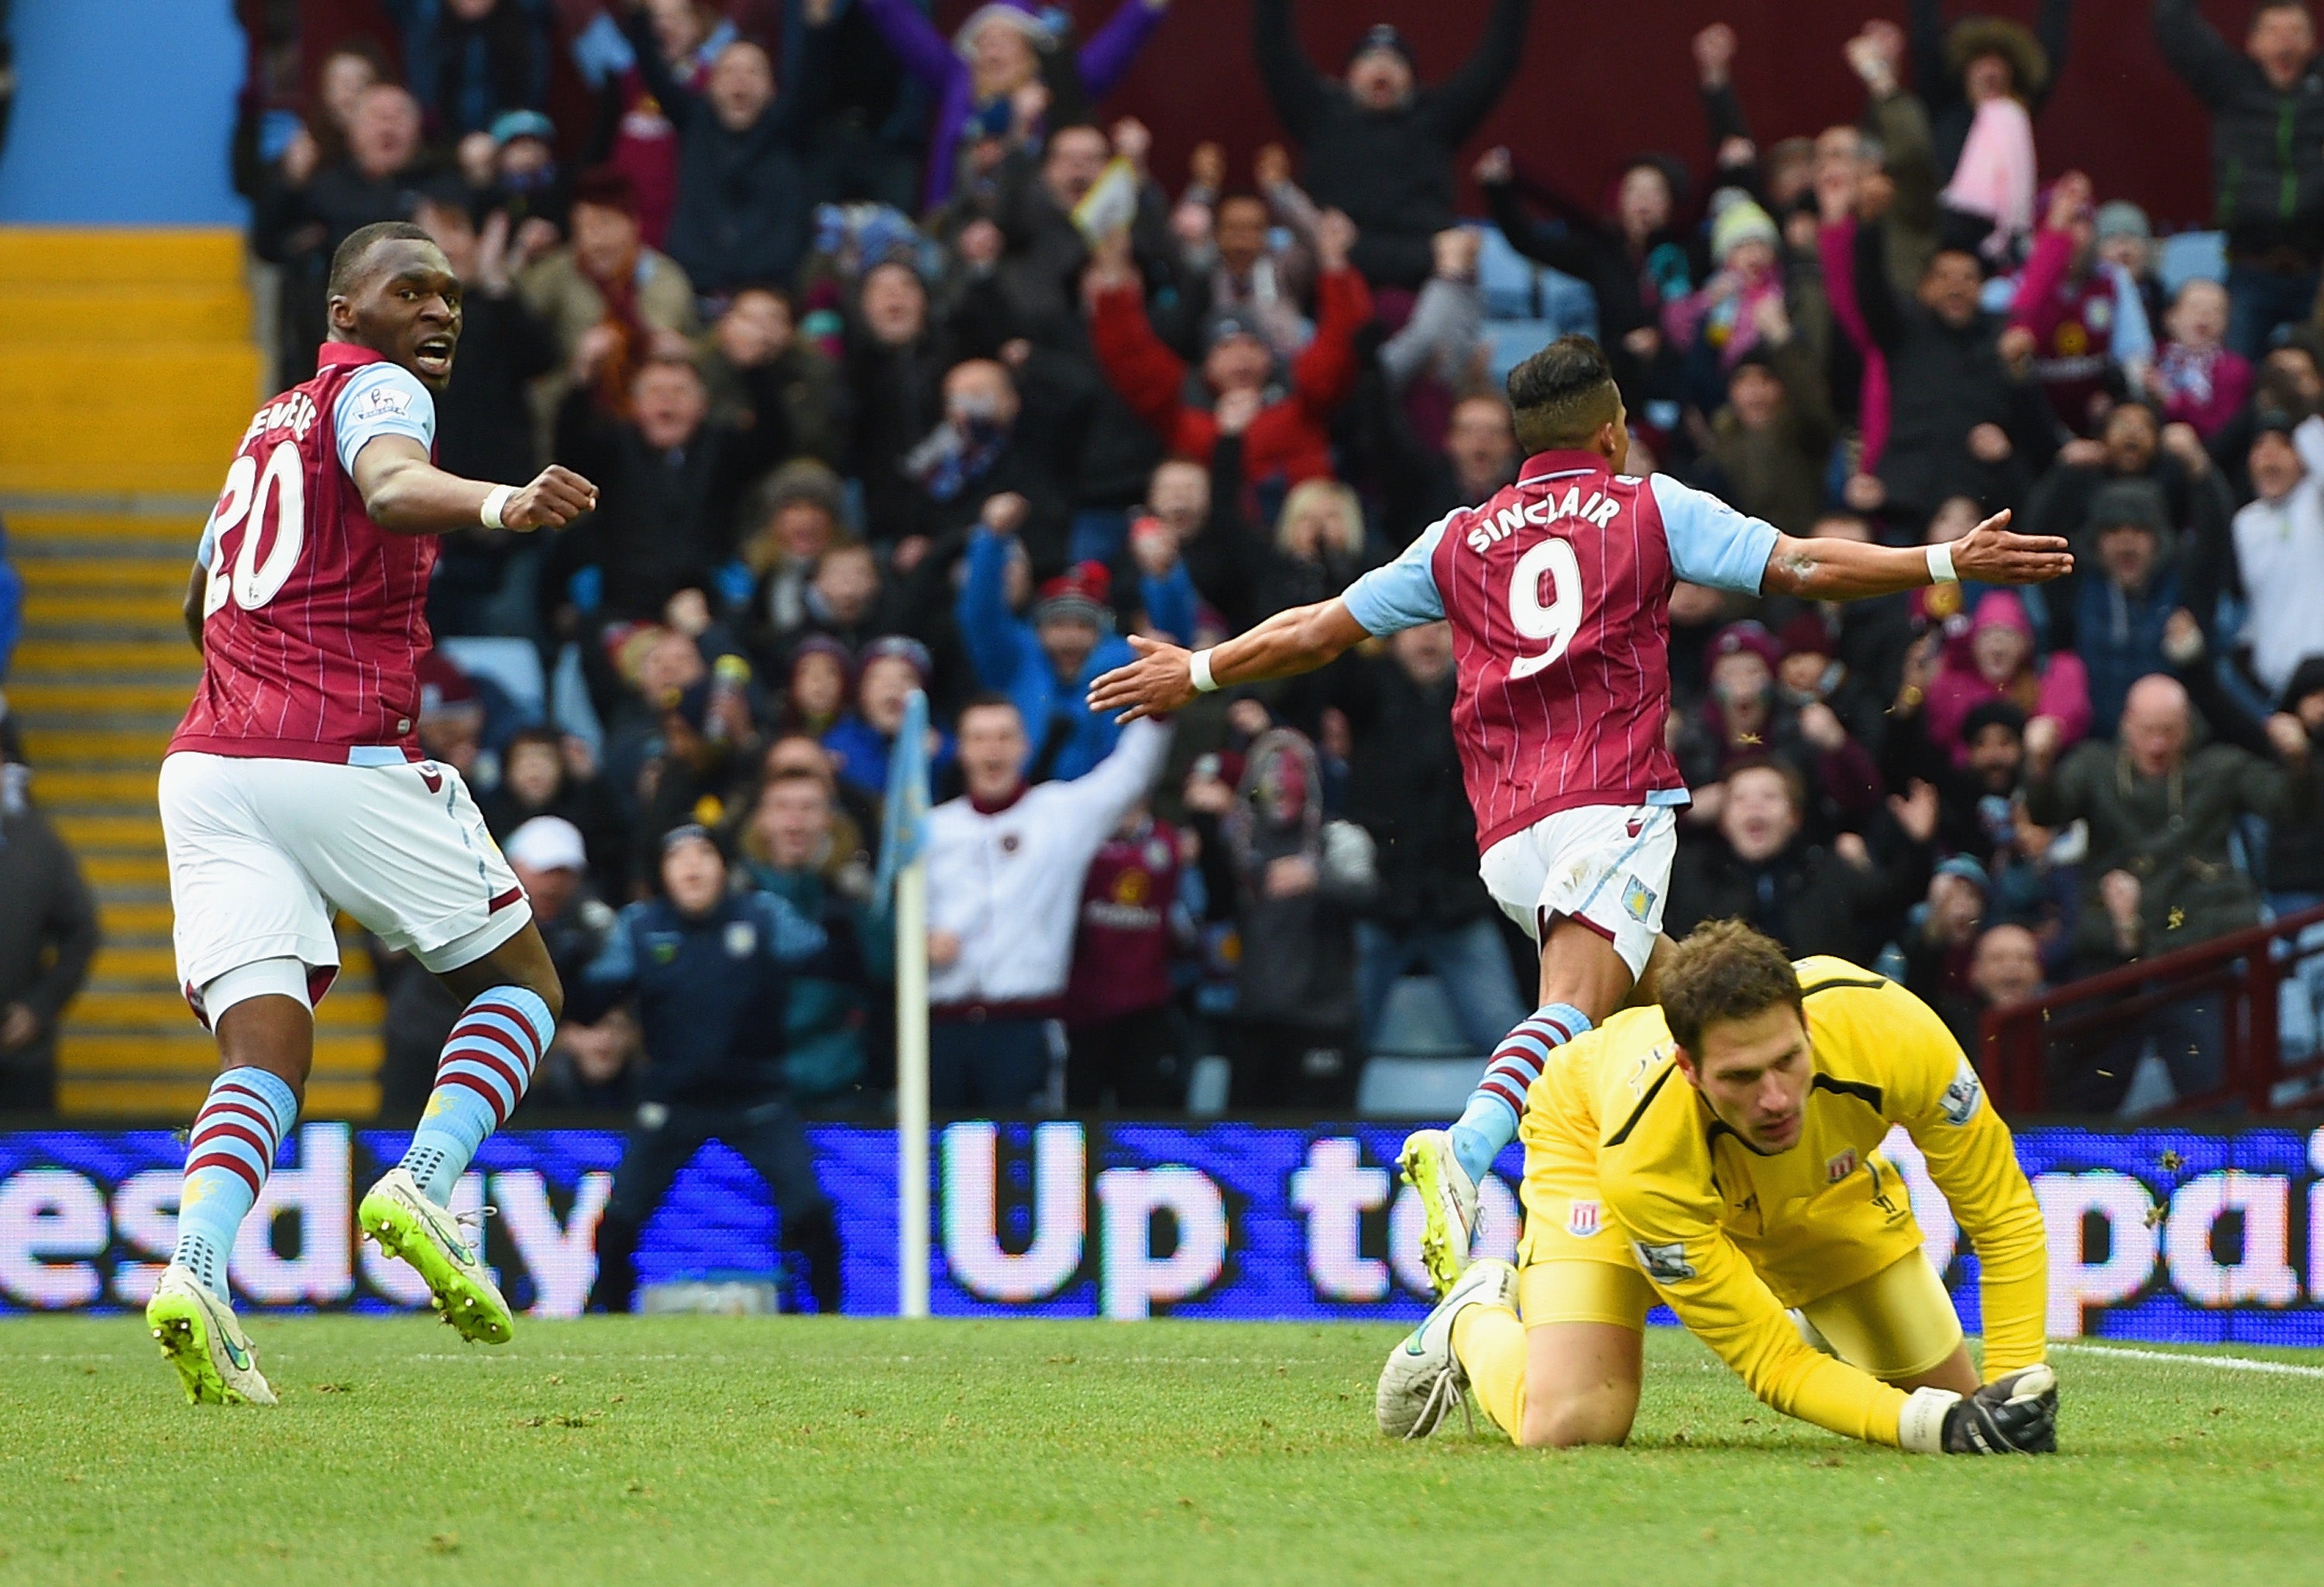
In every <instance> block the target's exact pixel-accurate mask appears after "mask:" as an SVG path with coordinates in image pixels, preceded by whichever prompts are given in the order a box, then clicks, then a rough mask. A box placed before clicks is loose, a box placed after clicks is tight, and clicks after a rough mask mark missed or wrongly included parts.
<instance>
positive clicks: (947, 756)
mask: <svg viewBox="0 0 2324 1587" xmlns="http://www.w3.org/2000/svg"><path fill="white" fill-rule="evenodd" d="M823 747H824V748H825V749H826V750H829V751H830V752H832V753H833V754H835V755H836V756H838V757H839V779H840V780H841V781H842V782H844V783H846V784H848V785H849V786H850V787H853V788H860V789H862V790H863V791H864V792H865V793H868V794H870V795H871V796H872V797H873V798H887V797H888V757H889V756H890V754H892V753H894V752H895V748H896V741H895V740H894V739H892V738H890V737H889V736H888V735H887V734H883V733H881V731H880V730H879V729H878V728H876V727H874V726H872V725H871V724H870V723H869V722H866V721H864V720H863V718H862V716H860V715H857V714H856V713H855V712H853V711H850V712H849V713H848V714H847V715H844V716H842V717H841V718H840V719H839V720H838V721H837V722H835V723H834V724H832V728H831V731H830V732H829V733H826V734H824V735H823ZM958 749H959V746H958V745H956V744H954V743H953V737H952V734H948V733H944V732H939V733H938V734H936V753H935V754H934V755H931V756H930V757H929V758H928V776H929V780H930V781H932V782H933V783H934V784H935V785H936V786H937V787H939V788H941V787H942V786H944V780H945V772H947V771H949V770H952V763H953V758H954V755H955V754H956V753H957V752H958Z"/></svg>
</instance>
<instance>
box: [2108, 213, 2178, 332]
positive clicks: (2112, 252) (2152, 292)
mask: <svg viewBox="0 0 2324 1587" xmlns="http://www.w3.org/2000/svg"><path fill="white" fill-rule="evenodd" d="M2092 224H2093V226H2094V228H2095V230H2096V232H2097V235H2098V257H2099V258H2101V259H2103V260H2105V261H2106V262H2107V263H2108V264H2111V265H2113V266H2114V267H2115V268H2116V269H2117V270H2119V271H2121V272H2123V273H2124V274H2126V275H2127V276H2129V277H2130V279H2131V280H2132V281H2135V283H2137V286H2138V293H2139V300H2140V301H2142V302H2143V303H2144V304H2145V305H2146V322H2147V323H2148V324H2149V325H2161V324H2162V323H2163V309H2165V308H2166V307H2168V305H2167V304H2165V303H2164V302H2163V281H2162V278H2161V277H2160V276H2158V275H2157V274H2156V273H2155V265H2156V263H2158V254H2157V250H2156V248H2155V246H2154V226H2153V223H2152V222H2151V221H2149V220H2148V219H2147V218H2146V211H2145V210H2144V209H2142V208H2139V207H2138V206H2137V205H2135V204H2134V203H2132V202H2131V201H2130V200H2129V199H2127V198H2109V199H2107V201H2106V202H2105V203H2103V204H2101V205H2099V206H2098V215H2097V217H2095V219H2094V221H2093V223H2092Z"/></svg>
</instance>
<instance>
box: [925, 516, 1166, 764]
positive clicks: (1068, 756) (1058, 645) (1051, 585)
mask: <svg viewBox="0 0 2324 1587" xmlns="http://www.w3.org/2000/svg"><path fill="white" fill-rule="evenodd" d="M1022 508H1023V504H1022V503H1019V502H1014V501H1012V500H1011V499H1010V498H1009V497H1005V496H1002V497H996V498H994V499H993V500H992V501H991V503H987V507H986V516H985V519H984V521H983V522H982V524H981V525H980V526H979V528H978V529H977V531H976V532H975V534H974V536H973V539H972V540H970V542H969V548H968V574H967V577H966V579H965V580H964V582H963V583H962V585H961V587H960V597H959V600H958V602H957V603H956V604H955V605H954V621H955V622H956V623H957V624H958V625H959V629H960V635H961V639H962V641H964V643H965V644H966V645H967V647H968V653H969V656H970V658H971V659H972V660H973V661H974V663H975V666H976V676H977V678H978V679H979V681H980V682H981V683H982V685H983V687H985V688H987V689H991V690H992V691H994V692H996V693H999V694H1002V695H1006V696H1007V697H1009V698H1010V700H1011V701H1013V702H1014V703H1015V705H1016V706H1017V711H1018V714H1019V716H1020V717H1021V718H1022V719H1023V721H1024V723H1025V724H1026V730H1027V734H1028V744H1027V750H1026V757H1027V758H1026V762H1025V767H1024V770H1025V776H1026V780H1027V781H1028V782H1034V783H1039V782H1046V781H1047V780H1049V779H1050V778H1053V777H1054V778H1058V779H1061V780H1066V781H1070V780H1073V779H1074V778H1077V777H1080V776H1082V775H1083V774H1084V773H1085V772H1087V771H1088V770H1090V769H1091V768H1092V767H1093V766H1095V765H1097V764H1098V763H1099V762H1100V761H1102V760H1104V759H1105V757H1106V756H1107V755H1108V754H1109V753H1111V752H1112V750H1113V746H1114V742H1115V740H1116V739H1117V738H1119V737H1120V728H1119V727H1118V726H1117V725H1115V724H1114V721H1113V718H1112V717H1111V715H1106V714H1105V713H1102V712H1095V711H1092V710H1091V709H1090V708H1089V706H1088V703H1087V702H1088V695H1089V686H1090V684H1091V682H1092V681H1093V680H1094V679H1095V678H1097V677H1098V675H1099V674H1101V673H1103V672H1108V671H1111V669H1114V668H1116V667H1122V666H1127V665H1128V664H1129V663H1130V661H1131V660H1133V659H1134V652H1133V651H1132V650H1130V645H1129V643H1128V642H1127V641H1124V640H1122V639H1121V638H1120V636H1119V635H1117V634H1116V633H1115V632H1114V631H1113V630H1114V613H1113V607H1112V606H1111V604H1110V601H1109V597H1110V595H1111V576H1110V575H1109V574H1108V573H1107V571H1106V568H1105V566H1104V564H1102V563H1099V562H1083V563H1078V564H1076V565H1075V566H1074V567H1069V568H1067V569H1066V570H1065V572H1063V573H1061V574H1059V575H1058V576H1057V577H1055V578H1052V579H1050V580H1048V581H1047V583H1045V584H1043V585H1042V586H1040V589H1039V591H1038V592H1037V595H1036V596H1035V598H1034V602H1033V607H1032V612H1031V614H1030V617H1029V619H1025V618H1019V617H1018V616H1017V614H1015V613H1014V612H1013V611H1012V610H1011V609H1010V601H1009V567H1010V562H1011V561H1012V559H1014V558H1020V557H1021V556H1022V555H1023V553H1022V552H1021V550H1020V549H1019V543H1018V541H1017V540H1016V539H1015V530H1016V527H1017V524H1018V523H1019V522H1021V521H1022ZM1143 595H1144V604H1145V605H1146V608H1147V610H1148V613H1149V614H1151V615H1152V619H1153V622H1154V623H1155V625H1156V626H1157V627H1158V628H1161V629H1163V630H1165V631H1166V632H1171V633H1184V634H1188V635H1191V634H1192V633H1193V632H1194V585H1193V583H1192V581H1190V580H1189V579H1188V578H1187V577H1186V571H1185V567H1184V565H1183V564H1180V563H1178V562H1176V559H1175V558H1174V559H1173V561H1172V565H1171V567H1170V570H1169V572H1168V574H1167V577H1160V578H1157V577H1153V576H1150V575H1149V576H1148V577H1147V578H1146V579H1145V580H1144V590H1143Z"/></svg>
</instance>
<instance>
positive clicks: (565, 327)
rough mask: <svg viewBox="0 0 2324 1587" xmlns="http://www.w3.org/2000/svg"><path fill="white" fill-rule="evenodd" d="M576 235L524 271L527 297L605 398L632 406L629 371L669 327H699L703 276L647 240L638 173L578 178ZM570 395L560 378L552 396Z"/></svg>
mask: <svg viewBox="0 0 2324 1587" xmlns="http://www.w3.org/2000/svg"><path fill="white" fill-rule="evenodd" d="M570 214H571V220H572V239H571V241H569V242H568V243H567V244H566V245H565V246H564V247H561V248H558V249H557V250H556V251H554V252H553V253H550V254H546V255H544V256H543V257H542V258H540V259H539V260H538V261H537V262H535V263H533V264H532V265H530V267H529V268H527V269H526V270H525V271H524V272H523V273H522V274H521V276H520V277H519V278H518V290H519V291H521V292H522V293H523V295H524V300H525V304H526V306H527V307H528V308H530V309H532V311H533V312H534V313H535V314H537V315H539V316H540V318H542V319H543V320H545V321H547V322H548V325H549V331H550V334H551V335H552V336H554V337H556V339H557V348H558V358H559V359H560V360H562V361H563V362H565V363H566V364H568V365H570V366H572V368H573V370H574V372H575V374H573V375H572V376H569V377H568V378H575V379H577V380H578V381H579V383H581V384H584V385H591V384H594V385H595V389H596V392H597V394H598V397H599V399H600V401H602V402H603V403H604V405H605V406H607V407H608V408H609V409H611V410H612V411H614V412H622V411H626V408H627V403H628V389H629V386H628V382H629V377H630V375H632V374H634V373H635V371H636V369H637V367H638V365H639V364H641V363H642V362H643V361H644V359H645V358H646V357H647V356H649V355H650V354H651V353H652V352H653V351H654V350H655V348H656V346H657V345H658V343H659V344H660V345H663V346H667V340H666V338H665V337H662V336H661V335H660V334H659V333H669V334H670V335H673V336H679V337H690V336H692V335H693V334H694V332H695V331H696V328H698V322H697V320H696V316H695V311H694V283H693V282H692V281H688V280H687V275H686V272H685V271H683V270H681V269H680V268H678V262H677V261H676V260H674V259H672V258H670V257H669V255H668V254H663V253H660V252H659V251H657V250H655V249H653V248H650V247H648V246H646V245H645V241H644V237H643V235H642V234H641V232H640V230H639V228H638V217H637V198H636V194H635V191H634V189H632V186H631V183H630V179H629V178H628V177H626V176H624V175H622V173H621V172H620V171H612V170H608V169H604V168H602V167H601V168H599V169H597V170H594V171H584V172H583V173H582V175H581V177H580V180H577V181H576V182H575V183H574V186H573V205H572V209H571V212H570ZM562 395H564V384H563V383H558V384H557V385H556V386H555V387H554V389H553V390H552V392H551V396H552V397H561V396H562Z"/></svg>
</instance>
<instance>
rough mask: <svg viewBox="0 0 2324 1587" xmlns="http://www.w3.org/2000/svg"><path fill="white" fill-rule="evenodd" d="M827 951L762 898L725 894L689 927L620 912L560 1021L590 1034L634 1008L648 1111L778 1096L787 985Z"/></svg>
mask: <svg viewBox="0 0 2324 1587" xmlns="http://www.w3.org/2000/svg"><path fill="white" fill-rule="evenodd" d="M830 946H831V945H830V939H829V937H827V936H826V935H825V931H824V929H823V927H820V926H818V925H816V923H815V922H813V921H811V920H809V919H807V918H806V917H805V916H803V915H801V914H800V913H799V912H798V910H797V909H793V908H791V906H790V905H789V904H788V903H787V902H785V901H784V900H781V899H779V898H775V897H773V896H772V895H770V894H768V893H763V892H742V893H734V894H733V895H731V896H729V897H727V898H724V899H722V900H719V902H718V905H717V907H716V908H715V909H712V910H711V911H710V912H709V913H708V914H706V915H702V916H699V917H692V918H689V917H687V916H685V915H682V914H680V913H678V909H677V907H676V906H675V905H673V904H672V903H671V902H670V901H669V900H668V899H651V900H647V901H645V902H643V903H635V904H632V905H631V906H630V907H629V908H627V909H623V910H622V914H621V918H620V919H619V920H618V921H616V922H615V923H614V927H613V935H612V936H611V937H608V938H607V939H606V942H605V946H604V951H602V952H601V953H600V954H599V955H597V957H596V959H595V961H593V962H592V963H591V964H590V965H589V967H588V969H587V970H586V971H584V972H583V973H582V976H581V983H580V984H579V985H578V986H577V987H576V988H575V989H574V992H573V997H572V1002H573V1005H574V1006H573V1009H572V1010H571V1011H569V1012H568V1014H567V1018H569V1019H576V1020H580V1021H582V1022H584V1023H587V1022H591V1021H594V1020H599V1019H602V1018H604V1015H605V1013H606V1012H607V1011H608V1010H611V1009H612V1008H613V1005H614V1004H616V1003H618V1002H620V1001H622V1000H623V999H624V998H628V999H632V1000H633V1001H634V1002H635V1004H636V1008H637V1016H638V1028H639V1031H640V1033H641V1035H642V1036H643V1038H644V1039H645V1048H646V1054H647V1056H648V1059H649V1060H650V1061H649V1063H648V1064H647V1066H646V1071H645V1080H644V1084H643V1085H642V1086H641V1094H642V1096H643V1097H644V1099H645V1100H647V1101H649V1102H660V1103H672V1102H678V1103H726V1102H750V1101H752V1100H756V1099H758V1098H761V1097H766V1096H771V1095H780V1094H781V1093H782V1092H783V1090H784V1088H785V1081H784V1063H783V1058H784V1051H785V1048H786V1047H787V1046H788V1040H787V1034H786V1033H787V1030H788V1023H789V1010H790V998H791V982H792V979H793V977H794V976H795V975H797V974H798V973H806V972H810V971H813V970H816V969H818V968H821V967H822V965H821V961H822V960H823V958H824V957H825V955H826V952H827V950H828V949H829V947H830Z"/></svg>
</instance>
